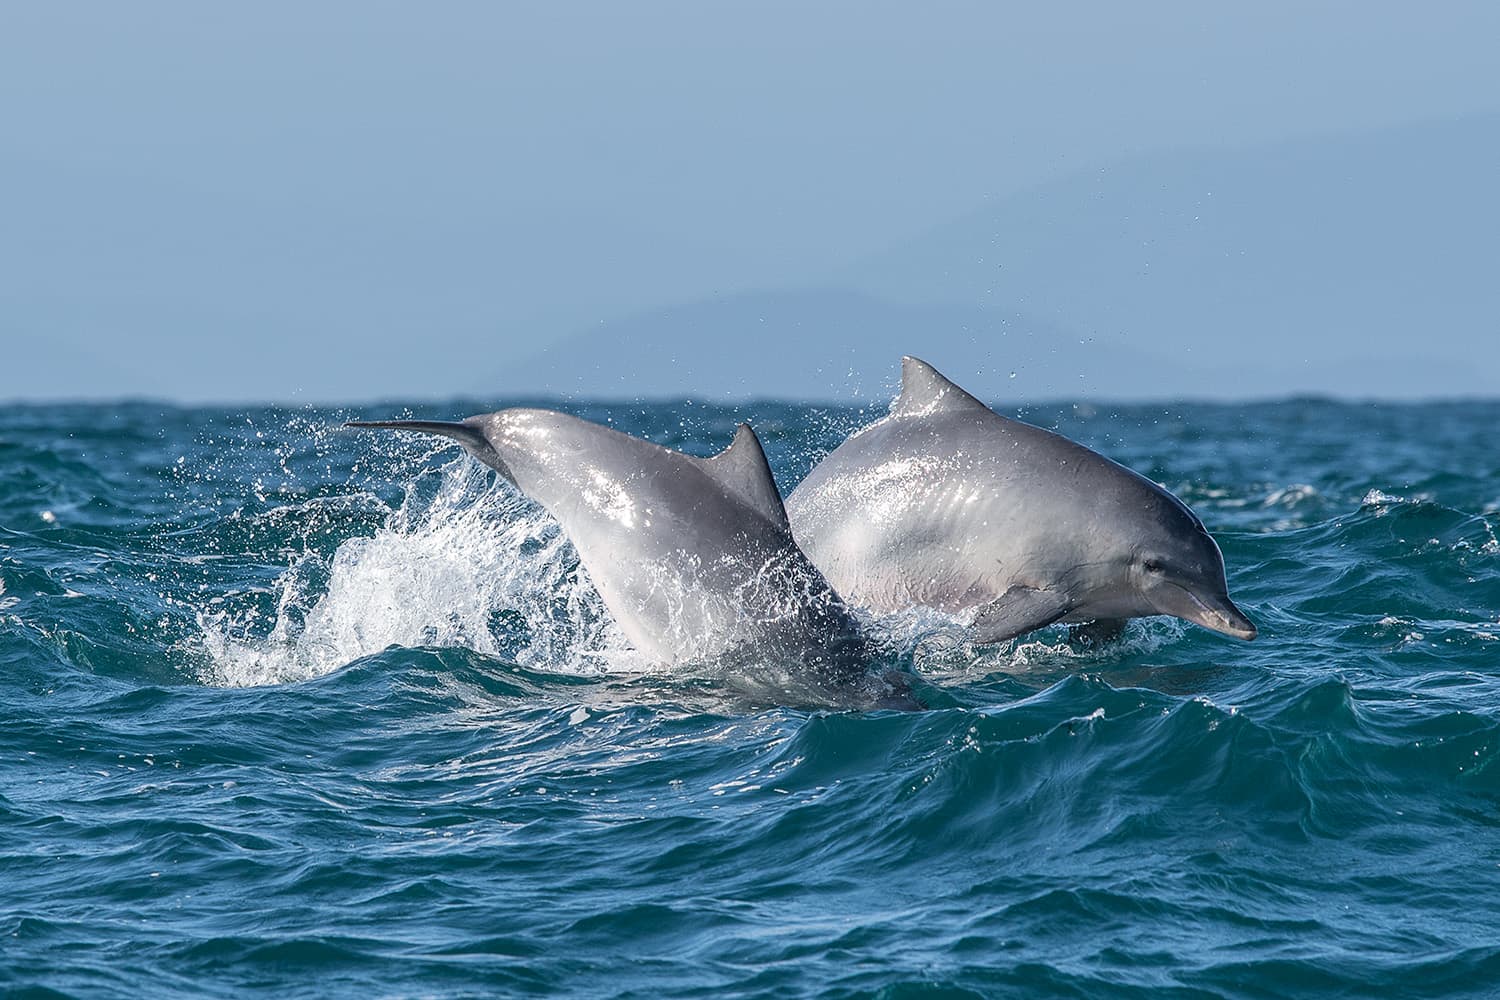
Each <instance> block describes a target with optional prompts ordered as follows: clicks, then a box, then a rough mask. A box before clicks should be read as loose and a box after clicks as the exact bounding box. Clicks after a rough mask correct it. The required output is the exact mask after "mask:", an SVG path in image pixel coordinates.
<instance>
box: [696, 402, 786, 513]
mask: <svg viewBox="0 0 1500 1000" xmlns="http://www.w3.org/2000/svg"><path fill="white" fill-rule="evenodd" d="M703 464H704V466H706V467H707V469H708V472H709V475H711V476H713V477H714V478H715V479H717V480H718V481H719V482H720V483H722V484H723V485H724V486H726V487H728V489H729V491H730V492H731V493H733V494H734V495H735V496H737V497H739V498H740V499H741V500H743V501H744V502H745V503H746V505H748V506H749V507H750V509H752V510H754V511H756V512H757V513H759V514H762V515H764V516H765V517H766V518H767V519H769V520H770V521H771V523H772V524H775V525H777V526H778V527H781V528H788V529H789V525H788V523H787V519H786V507H785V506H783V505H782V502H781V492H780V491H779V490H777V489H776V478H775V477H774V476H773V475H771V465H770V463H769V462H767V461H766V453H765V451H764V450H763V449H762V448H761V446H760V438H758V437H756V436H755V432H754V431H753V430H751V429H750V425H749V424H740V426H739V427H738V428H737V429H736V430H735V432H734V440H733V441H731V442H729V447H728V448H725V449H724V450H723V451H721V452H719V453H718V454H717V455H715V456H714V457H713V458H705V459H703Z"/></svg>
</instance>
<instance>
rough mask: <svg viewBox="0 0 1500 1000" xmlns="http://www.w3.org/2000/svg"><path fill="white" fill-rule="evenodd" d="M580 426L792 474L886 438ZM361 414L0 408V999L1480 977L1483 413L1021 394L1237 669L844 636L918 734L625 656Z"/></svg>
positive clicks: (491, 503)
mask: <svg viewBox="0 0 1500 1000" xmlns="http://www.w3.org/2000/svg"><path fill="white" fill-rule="evenodd" d="M494 406H495V404H494V403H493V401H472V402H459V403H453V404H445V405H443V406H436V407H435V406H430V405H429V406H423V407H414V408H413V410H414V411H415V412H416V413H417V414H418V415H421V416H434V417H442V418H452V417H456V416H461V415H464V414H467V413H471V412H479V411H482V410H488V409H493V408H494ZM572 408H573V409H574V410H575V411H576V412H579V413H581V414H582V415H584V416H586V417H589V418H591V419H595V420H601V421H608V422H611V423H612V424H613V425H614V426H616V427H618V428H620V429H622V430H626V431H629V432H631V433H635V434H639V435H642V436H645V437H648V438H650V439H652V440H655V441H657V442H659V443H662V444H666V445H669V446H672V447H680V448H682V449H684V450H688V451H693V452H696V453H700V454H706V453H710V452H713V451H717V450H718V449H720V448H722V447H723V446H724V445H725V444H727V443H728V441H729V438H730V435H731V433H732V430H733V426H734V423H735V421H736V420H738V419H746V418H748V419H750V420H751V421H752V422H753V423H754V424H755V425H756V427H757V429H758V430H760V432H761V434H762V437H763V439H764V440H765V442H766V446H767V449H768V451H769V452H770V454H771V458H772V462H773V464H774V465H775V467H776V472H777V475H778V478H779V479H780V481H781V485H782V488H783V490H787V489H790V488H791V486H792V485H794V484H795V482H796V481H797V480H798V479H799V478H800V477H801V476H802V475H804V474H805V473H806V472H807V470H808V469H809V468H810V467H811V465H812V464H813V463H814V462H815V461H816V460H817V458H818V457H819V456H820V455H821V454H823V453H826V451H827V450H829V449H830V448H832V447H833V446H835V445H836V444H837V443H838V442H839V441H840V440H842V437H843V435H844V434H846V433H847V432H848V431H849V430H850V429H852V428H853V427H856V426H858V425H860V424H861V423H863V422H866V421H868V420H869V419H873V417H874V416H876V415H878V414H877V413H875V412H874V411H866V412H860V411H857V410H852V409H826V408H818V407H799V406H787V405H775V404H765V405H754V406H748V407H744V408H741V409H739V410H730V409H725V408H718V407H711V406H704V405H701V404H694V403H689V402H683V403H677V404H661V405H649V406H645V407H642V406H640V405H618V406H603V405H600V406H574V407H572ZM403 409H404V408H403V407H400V406H396V405H392V404H380V405H371V406H368V407H360V408H358V410H357V411H356V410H349V411H343V410H340V411H334V410H313V409H300V410H282V409H249V410H245V409H192V408H171V407H164V406H160V405H151V404H120V405H108V406H94V405H89V406H63V405H59V406H13V405H12V406H6V407H0V721H3V725H0V991H21V990H26V989H28V988H29V989H32V990H35V991H37V993H38V995H52V994H53V993H54V992H55V993H56V994H64V995H75V996H100V995H142V996H144V995H151V996H199V995H204V994H212V995H218V994H234V995H267V996H278V997H279V996H289V995H309V996H350V997H368V996H410V995H420V996H470V995H510V994H531V993H561V994H568V995H578V996H604V995H610V996H613V995H623V996H638V997H656V996H705V995H723V994H735V995H746V996H804V995H818V996H858V995H875V994H878V995H882V996H891V997H927V996H969V995H975V996H1017V997H1021V996H1028V997H1029V996H1052V995H1058V996H1084V997H1130V996H1141V997H1158V996H1183V997H1188V996H1195V997H1196V996H1215V995H1223V996H1235V997H1281V996H1289V995H1359V996H1366V995H1368V996H1376V995H1378V996H1419V995H1475V996H1491V995H1494V994H1495V991H1496V989H1497V987H1496V986H1495V983H1496V982H1497V981H1500V926H1497V920H1496V913H1497V912H1500V759H1497V758H1500V543H1497V537H1496V531H1497V527H1500V446H1497V444H1496V428H1497V426H1500V404H1496V403H1462V404H1459V403H1454V404H1434V405H1403V406H1393V405H1378V406H1376V405H1356V404H1335V403H1328V402H1322V401H1291V402H1284V403H1276V404H1257V405H1244V406H1240V405H1234V406H1220V405H1212V406H1210V405H1158V406H1131V407H1110V406H1087V407H1068V406H1063V407H1051V408H1037V409H1032V410H1029V411H1027V412H1025V413H1023V414H1021V415H1022V417H1023V418H1024V419H1027V420H1030V421H1032V422H1034V423H1038V424H1041V425H1043V426H1047V427H1052V428H1055V429H1058V430H1060V431H1061V432H1063V433H1065V434H1068V435H1069V436H1071V437H1074V438H1076V439H1078V440H1081V441H1083V442H1084V443H1086V444H1089V445H1091V446H1093V447H1095V448H1097V449H1099V450H1101V451H1103V452H1104V453H1106V454H1108V455H1110V456H1111V457H1113V458H1116V459H1119V460H1121V461H1123V462H1125V463H1126V464H1128V465H1131V466H1132V467H1134V468H1136V469H1138V470H1140V471H1142V472H1144V473H1146V474H1148V475H1150V476H1151V477H1153V478H1154V479H1156V480H1158V481H1159V482H1162V483H1163V484H1165V485H1166V486H1167V487H1169V488H1170V489H1172V490H1173V491H1174V492H1176V493H1177V494H1178V495H1179V496H1181V497H1182V498H1183V499H1184V500H1186V501H1187V502H1188V503H1189V504H1190V505H1192V506H1193V508H1194V509H1195V510H1196V511H1197V512H1198V513H1199V514H1200V515H1201V516H1202V517H1203V519H1204V521H1205V522H1206V523H1207V524H1208V526H1209V528H1210V530H1212V531H1213V532H1214V534H1215V535H1216V537H1217V538H1218V539H1219V541H1220V543H1221V545H1222V547H1223V549H1224V553H1225V557H1226V561H1227V563H1228V566H1229V578H1230V586H1231V592H1232V593H1233V594H1234V595H1235V597H1236V599H1237V601H1238V602H1239V603H1240V605H1241V606H1242V607H1244V608H1245V609H1246V610H1247V611H1248V612H1249V613H1250V614H1251V616H1252V617H1253V618H1254V619H1255V620H1256V622H1257V623H1258V624H1259V625H1260V628H1261V638H1260V639H1259V640H1258V641H1257V642H1255V643H1253V644H1244V643H1238V642H1235V641H1233V640H1230V639H1225V638H1223V637H1220V636H1216V635H1212V634H1209V633H1207V632H1204V631H1202V630H1199V629H1195V628H1193V627H1191V626H1186V625H1182V624H1180V623H1176V622H1172V621H1168V620H1165V619H1151V620H1146V621H1141V622H1136V623H1133V624H1132V625H1131V626H1130V628H1129V630H1128V631H1127V633H1126V635H1125V637H1124V639H1123V640H1121V641H1120V642H1119V643H1116V644H1113V645H1110V646H1106V647H1104V648H1102V649H1093V650H1091V649H1084V648H1073V647H1070V646H1069V644H1068V642H1067V641H1066V635H1065V634H1064V633H1063V632H1061V631H1058V630H1051V631H1047V632H1042V633H1039V634H1037V635H1033V636H1030V637H1026V638H1025V639H1024V640H1022V641H1019V642H1017V643H1012V644H1007V645H1005V646H1001V647H995V648H989V649H973V648H969V647H967V646H965V645H964V643H963V642H962V641H961V637H960V636H959V634H958V633H957V632H956V631H955V629H954V627H953V623H952V622H951V621H948V620H946V619H943V618H942V617H941V616H936V615H932V614H923V613H916V612H914V613H912V614H910V615H904V616H898V617H897V618H894V619H887V620H884V621H876V622H871V628H872V630H874V631H875V632H877V633H878V634H879V635H880V636H881V637H882V641H883V644H884V645H885V647H886V649H887V659H888V660H889V661H890V664H889V665H891V666H894V667H897V668H899V669H905V670H911V671H915V673H916V674H917V675H918V678H919V680H918V683H917V689H918V693H919V695H920V697H921V699H922V701H924V702H925V703H926V704H927V705H928V706H929V708H928V710H926V711H909V712H908V711H894V710H869V709H867V708H861V707H858V706H850V705H838V704H827V703H826V702H824V703H819V702H817V701H816V700H810V699H809V698H807V697H806V695H805V693H803V692H799V691H797V690H796V689H795V688H794V687H793V688H788V689H786V690H780V691H778V690H777V689H775V688H774V686H772V687H770V688H764V687H762V688H754V687H752V688H749V689H747V688H746V687H744V686H743V685H740V684H736V683H734V682H733V681H734V679H733V678H726V677H724V676H723V675H722V674H719V673H717V672H716V671H714V670H713V669H711V668H706V669H703V670H699V671H697V672H696V673H697V675H696V676H695V675H692V674H686V675H684V674H678V675H669V674H664V673H661V672H660V671H655V670H653V669H651V667H650V665H649V664H646V663H643V662H642V661H641V660H640V658H639V657H637V656H635V655H634V654H633V653H632V651H631V650H630V649H629V648H628V645H627V644H626V642H625V640H624V639H623V638H622V636H621V635H620V633H619V631H618V629H617V628H616V627H615V625H614V624H613V623H612V622H611V621H610V619H609V617H608V614H607V613H606V612H605V610H604V608H603V606H602V604H601V603H600V601H599V599H598V596H597V595H596V594H595V593H594V591H593V589H592V588H591V586H590V585H589V582H588V579H587V577H586V575H585V574H583V573H582V572H581V571H580V569H579V567H578V565H577V561H576V557H575V556H574V555H573V552H572V549H571V547H570V546H569V545H568V544H567V542H566V540H565V539H564V538H562V537H560V535H559V533H558V531H557V529H556V527H555V525H554V524H553V523H552V522H551V521H550V520H549V519H548V518H547V517H546V516H545V514H543V513H541V512H540V511H539V510H538V509H537V508H535V507H534V506H532V505H531V504H529V503H528V502H526V501H525V500H523V499H521V498H518V497H516V496H515V495H514V494H513V493H512V492H511V491H510V490H509V489H508V488H507V487H505V486H504V485H500V484H496V483H495V482H494V480H493V477H492V476H491V475H490V474H488V473H487V472H486V471H485V470H483V469H482V468H481V467H480V466H478V465H477V463H474V462H472V461H471V460H469V459H467V458H464V457H462V456H461V455H460V453H459V452H458V450H457V449H456V448H442V447H438V446H436V445H435V444H434V443H433V442H431V441H419V440H416V439H412V438H408V437H402V436H397V435H389V436H384V437H381V436H376V435H371V434H361V433H357V432H353V431H344V430H340V429H337V425H338V423H339V422H340V421H341V420H342V419H344V418H346V417H350V416H365V417H368V416H389V415H394V414H397V413H399V412H401V411H402V410H403ZM747 690H750V691H754V693H753V694H751V693H747Z"/></svg>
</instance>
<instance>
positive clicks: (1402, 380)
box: [841, 115, 1500, 395]
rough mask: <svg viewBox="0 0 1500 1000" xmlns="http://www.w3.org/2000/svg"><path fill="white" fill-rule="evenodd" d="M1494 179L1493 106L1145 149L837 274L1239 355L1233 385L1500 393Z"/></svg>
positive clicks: (1499, 191)
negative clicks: (1268, 141) (1396, 121)
mask: <svg viewBox="0 0 1500 1000" xmlns="http://www.w3.org/2000/svg"><path fill="white" fill-rule="evenodd" d="M1497 179H1500V115H1487V116H1479V117H1470V118H1465V119H1461V120H1457V121H1446V122H1434V123H1428V124H1423V125H1419V126H1411V127H1406V128H1401V129H1393V130H1388V131H1382V132H1378V133H1374V134H1366V135H1350V136H1323V137H1318V138H1313V139H1304V140H1298V141H1292V142H1284V143H1279V144H1276V145H1270V146H1264V147H1257V148H1253V149H1244V150H1228V151H1226V150H1216V151H1211V152H1192V153H1179V154H1163V155H1154V156H1150V157H1146V158H1143V159H1140V160H1136V161H1133V162H1127V163H1123V164H1119V165H1117V166H1113V167H1109V168H1106V169H1100V170H1095V171H1090V172H1087V173H1084V174H1080V175H1076V176H1074V177H1071V178H1066V179H1062V180H1059V181H1058V182H1056V183H1054V184H1050V185H1048V186H1045V187H1042V188H1039V189H1036V190H1033V191H1029V192H1025V193H1022V194H1018V195H1015V196H1013V197H1010V198H1005V199H1003V200H1001V201H999V202H998V203H996V204H995V205H994V206H992V207H988V208H986V209H984V210H981V211H978V212H975V213H973V214H971V215H970V216H968V217H966V218H963V219H961V220H959V221H957V222H954V223H952V224H950V225H946V226H942V227H939V228H937V229H935V230H933V231H932V232H931V233H929V234H928V235H927V236H925V237H923V238H921V239H918V240H915V241H911V242H909V243H906V244H904V245H901V246H898V247H895V248H893V249H891V250H889V251H887V252H885V253H882V254H879V255H878V256H875V257H873V258H871V259H869V260H867V261H865V262H863V263H861V264H859V265H857V266H855V267H854V268H852V269H851V270H850V271H849V272H848V273H847V274H845V275H842V276H841V278H842V282H841V283H846V284H847V285H849V286H850V287H854V288H860V289H863V290H866V291H876V290H878V292H879V294H881V295H882V296H885V297H888V298H892V299H896V300H900V301H905V302H931V301H941V302H956V303H995V304H998V305H1003V306H1004V307H1005V308H1010V309H1019V310H1024V311H1025V312H1027V313H1030V314H1031V315H1035V316H1042V317H1046V318H1047V320H1048V321H1049V322H1052V323H1055V324H1057V325H1058V326H1059V327H1062V328H1066V329H1070V330H1073V331H1077V332H1080V333H1085V334H1093V335H1095V336H1100V337H1103V336H1121V337H1123V338H1125V339H1126V341H1127V342H1141V343H1147V344H1150V345H1152V347H1153V348H1155V349H1157V350H1160V351H1162V352H1163V353H1170V354H1171V355H1172V356H1173V357H1174V358H1176V359H1177V361H1178V363H1179V364H1181V365H1182V366H1183V367H1184V368H1187V369H1190V370H1199V371H1201V372H1203V373H1204V375H1205V377H1206V378H1208V379H1209V380H1210V381H1212V382H1217V381H1218V378H1217V377H1216V376H1213V375H1211V374H1210V373H1211V372H1212V370H1213V369H1215V368H1219V369H1222V370H1223V371H1224V372H1225V373H1228V372H1232V371H1234V370H1236V369H1238V370H1239V371H1240V372H1241V373H1242V376H1243V377H1242V378H1241V379H1240V380H1238V387H1239V389H1240V391H1242V392H1251V393H1255V394H1264V393H1267V392H1276V391H1285V390H1302V389H1323V390H1334V391H1339V392H1343V393H1346V394H1361V393H1376V394H1384V395H1411V394H1413V393H1415V394H1423V395H1430V394H1435V393H1447V392H1451V393H1466V392H1488V393H1490V394H1494V393H1496V392H1500V280H1497V279H1496V276H1497V275H1500V188H1497V183H1500V181H1497ZM1195 359H1202V362H1201V364H1200V362H1199V361H1197V360H1195ZM1283 379H1284V380H1286V381H1285V382H1282V381H1281V380H1283ZM1233 387H1234V386H1233V385H1231V388H1233ZM1215 391H1217V387H1215Z"/></svg>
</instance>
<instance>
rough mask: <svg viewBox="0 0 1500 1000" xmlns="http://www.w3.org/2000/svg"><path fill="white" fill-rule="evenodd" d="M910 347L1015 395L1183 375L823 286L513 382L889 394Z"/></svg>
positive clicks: (759, 297) (558, 348) (657, 322)
mask: <svg viewBox="0 0 1500 1000" xmlns="http://www.w3.org/2000/svg"><path fill="white" fill-rule="evenodd" d="M1075 349H1076V350H1075ZM903 354H917V355H919V356H923V357H927V358H929V359H930V360H931V361H932V362H933V363H934V364H937V365H939V366H940V367H941V368H943V370H944V371H947V372H948V373H950V374H951V375H952V376H953V377H954V378H956V379H960V380H962V381H964V383H965V384H966V385H972V386H974V387H976V391H981V390H982V391H984V392H987V393H990V394H992V395H995V396H998V397H1003V398H1011V397H1013V398H1016V399H1040V398H1047V399H1055V398H1059V397H1064V396H1068V397H1071V396H1079V395H1091V396H1120V395H1124V396H1139V395H1141V393H1140V392H1139V391H1131V382H1132V380H1147V381H1149V382H1151V383H1152V384H1153V385H1154V384H1155V380H1156V379H1157V378H1158V376H1159V375H1160V373H1161V372H1163V371H1172V372H1174V373H1175V374H1174V376H1173V378H1172V379H1169V380H1168V381H1169V382H1170V384H1173V385H1180V384H1181V378H1180V373H1176V369H1175V366H1173V365H1171V364H1169V363H1166V362H1163V361H1161V360H1160V359H1156V358H1153V357H1151V356H1150V355H1147V354H1144V353H1141V352H1138V351H1135V350H1132V349H1131V348H1129V347H1128V346H1121V345H1118V344H1114V343H1095V344H1090V345H1087V347H1085V346H1082V345H1079V343H1078V341H1077V339H1076V338H1070V337H1069V336H1068V335H1065V334H1064V333H1063V332H1062V331H1060V330H1057V329H1055V328H1053V327H1049V326H1047V325H1045V324H1042V323H1039V322H1037V321H1035V320H1032V319H1029V318H1027V317H1024V316H1021V315H1018V314H1014V313H1003V312H999V311H996V310H991V309H986V308H984V307H981V306H974V305H912V304H899V303H893V302H888V301H882V300H880V299H877V298H874V297H871V296H867V295H863V294H860V293H857V292H847V291H835V290H817V291H786V292H764V293H751V294H744V295H732V296H723V297H720V298H712V299H706V300H703V301H701V302H692V303H687V304H685V305H681V306H674V307H670V308H666V309H660V310H653V311H651V312H647V313H642V314H639V315H636V316H632V317H629V318H627V319H624V320H622V321H619V322H615V323H606V324H601V325H600V326H598V327H597V328H595V329H592V330H588V331H586V332H584V333H581V334H578V335H575V336H573V337H570V338H568V339H566V340H565V341H563V342H562V343H560V344H557V345H554V346H551V347H549V348H548V349H547V350H545V351H543V352H542V353H541V354H539V355H538V356H536V357H535V358H532V359H530V360H528V361H523V362H521V363H520V364H517V365H515V366H513V367H511V368H508V369H507V370H506V371H505V372H504V373H503V377H502V380H501V383H502V384H501V387H500V388H501V389H502V390H503V391H506V392H509V393H534V392H538V391H540V392H557V393H564V394H573V393H576V394H580V395H588V396H604V397H610V398H636V397H662V396H685V395H687V396H706V397H711V398H716V399H718V398H730V399H750V398H757V397H761V398H764V397H768V396H774V397H784V398H794V399H813V400H846V401H847V400H861V401H865V400H878V399H885V398H889V397H890V396H891V395H893V394H894V392H895V389H896V387H897V385H898V383H899V380H900V359H901V356H902V355H903ZM1064 356H1067V357H1070V358H1071V362H1065V361H1064V360H1063V357H1064ZM1070 363H1072V364H1073V367H1076V368H1078V370H1076V371H1075V370H1073V368H1070V367H1069V364H1070ZM1011 372H1014V373H1015V375H1014V377H1012V376H1011V374H1010V373H1011ZM478 388H482V389H483V390H484V391H493V390H494V389H495V388H496V387H495V386H494V385H488V386H484V387H478ZM1147 394H1148V395H1152V394H1155V393H1150V392H1148V393H1147Z"/></svg>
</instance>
